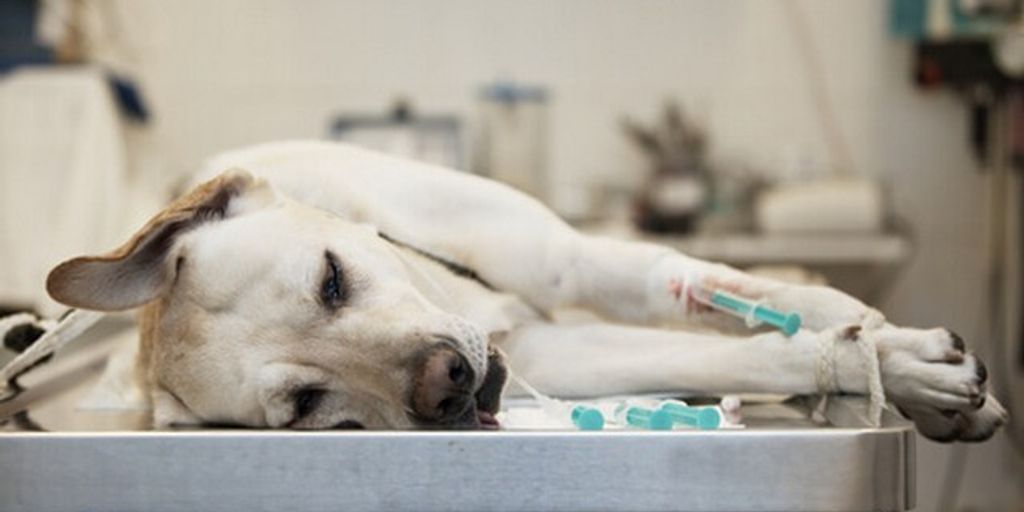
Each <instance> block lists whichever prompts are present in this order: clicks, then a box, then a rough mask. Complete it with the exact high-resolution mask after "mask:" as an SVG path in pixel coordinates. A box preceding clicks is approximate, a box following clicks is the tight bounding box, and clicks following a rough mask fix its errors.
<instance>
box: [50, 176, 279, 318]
mask: <svg viewBox="0 0 1024 512" xmlns="http://www.w3.org/2000/svg"><path fill="white" fill-rule="evenodd" d="M272 196H273V192H272V191H271V190H270V188H269V186H268V185H266V183H264V182H262V181H258V180H256V179H255V178H254V177H253V176H252V175H251V174H249V173H248V172H245V171H237V170H236V171H229V172H227V173H224V174H221V175H220V176H219V177H217V178H214V179H212V180H210V181H208V182H206V183H204V184H202V185H199V186H198V187H196V188H195V189H193V190H192V191H191V192H189V193H188V194H185V195H184V196H182V197H180V198H179V199H178V200H176V201H174V202H173V203H171V205H170V206H168V207H167V208H165V209H164V210H163V211H162V212H160V213H159V214H157V215H156V216H155V217H153V218H152V219H150V221H149V222H148V223H146V225H145V226H143V227H142V229H140V230H139V231H138V232H136V233H135V235H133V236H132V238H131V239H129V240H128V241H127V242H126V243H125V244H124V245H122V246H121V247H118V248H117V249H115V250H113V251H111V252H110V253H107V254H104V255H100V256H83V257H79V258H74V259H71V260H68V261H65V262H64V263H61V264H60V265H58V266H57V267H56V268H54V269H53V270H52V271H50V275H49V276H48V277H47V279H46V290H47V291H48V292H49V293H50V296H51V297H53V298H54V299H55V300H57V301H59V302H62V303H64V304H67V305H68V306H73V307H80V308H85V309H93V310H98V311H119V310H124V309H130V308H133V307H136V306H140V305H142V304H145V303H147V302H149V301H151V300H153V299H155V298H157V297H159V296H160V295H161V294H163V293H164V292H166V291H167V290H168V289H170V287H171V285H172V284H173V282H174V275H175V271H176V269H175V267H176V263H175V261H173V260H174V259H175V258H171V256H172V254H171V251H172V249H173V248H174V241H175V239H176V238H177V237H178V236H179V235H181V234H182V233H184V232H186V231H188V230H189V229H192V228H194V227H196V226H198V225H199V224H202V223H204V222H213V221H217V220H220V219H223V218H226V217H230V216H232V215H237V214H238V213H239V212H240V211H242V210H244V209H247V208H249V207H251V206H252V204H253V203H254V202H256V203H259V204H266V202H268V201H269V198H271V197H272Z"/></svg>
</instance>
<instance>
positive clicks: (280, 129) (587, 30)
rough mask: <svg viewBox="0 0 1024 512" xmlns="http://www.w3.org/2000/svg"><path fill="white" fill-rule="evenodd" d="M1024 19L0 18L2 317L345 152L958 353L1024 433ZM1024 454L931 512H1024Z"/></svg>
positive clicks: (961, 7) (314, 10) (932, 505)
mask: <svg viewBox="0 0 1024 512" xmlns="http://www.w3.org/2000/svg"><path fill="white" fill-rule="evenodd" d="M1021 4H1022V2H1020V1H1016V0H987V1H986V0H892V1H885V0H870V1H857V2H825V1H811V0H773V1H754V0H749V1H742V0H736V1H728V2H725V1H715V0H685V1H683V0H679V1H653V0H652V1H644V2H626V1H603V0H586V1H584V0H559V1H539V0H538V1H532V0H520V1H517V2H497V1H483V2H481V1H473V0H451V1H413V0H408V1H389V2H354V1H326V0H325V1H305V2H288V1H284V0H279V1H241V0H220V1H217V2H209V1H202V0H180V1H175V2H160V1H156V0H131V1H129V0H54V1H34V0H4V2H2V3H0V268H2V269H3V270H2V272H0V307H2V308H3V309H5V310H10V311H14V310H21V309H35V310H37V311H40V312H43V313H48V314H55V313H58V312H59V311H60V309H59V308H58V307H57V306H56V305H55V304H53V303H51V302H49V301H48V299H47V298H46V297H45V294H44V293H43V286H42V283H43V279H44V277H45V274H46V272H47V271H48V270H49V268H50V267H51V266H52V265H53V264H54V263H55V262H57V261H59V260H61V259H63V258H65V257H67V256H71V255H77V254H81V253H84V252H88V251H92V250H104V249H107V248H110V247H112V246H113V245H115V244H116V243H118V242H119V241H120V240H122V239H123V238H124V237H125V236H126V235H127V234H128V233H130V232H131V231H132V230H134V228H136V227H137V226H139V225H140V224H141V223H142V222H143V221H144V220H145V219H146V218H147V217H148V216H149V215H151V214H152V213H154V212H155V211H157V209H158V208H159V207H160V205H161V204H163V203H165V202H166V201H167V200H168V199H169V198H171V197H173V195H174V194H175V193H176V192H180V190H181V186H182V184H183V183H184V181H185V180H186V179H187V178H188V176H189V175H190V173H193V172H195V171H196V170H198V168H199V167H200V166H201V165H202V163H203V162H204V160H206V159H207V158H209V157H210V156H212V155H214V154H215V153H217V152H219V151H223V150H227V149H232V148H237V147H240V146H245V145H249V144H254V143H259V142H266V141H275V140H282V139H296V138H315V139H333V140H343V141H349V142H352V143H355V144H360V145H364V146H369V147H373V148H377V149H381V150H384V151H389V152H393V153H398V154H402V155H406V156H409V157H412V158H418V159H423V160H428V161H431V162H436V163H440V164H442V165H447V166H450V167H455V168H457V169H460V170H462V171H464V172H472V173H478V174H483V175H487V176H491V177H494V178H496V179H500V180H503V181H505V182H508V183H510V184H512V185H513V186H516V187H518V188H520V189H522V190H524V191H526V192H528V193H531V194H533V195H535V196H537V197H538V198H540V199H541V200H543V201H545V202H546V203H548V204H549V205H550V206H551V207H552V208H553V209H554V210H556V211H557V212H558V213H560V214H561V215H563V216H564V217H565V218H567V219H568V220H570V221H571V222H573V223H575V224H577V225H578V226H579V227H580V228H581V229H585V230H588V231H592V232H599V233H608V234H615V235H617V236H627V237H635V238H644V239H650V240H654V241H657V242H660V243H664V244H668V245H672V246H674V247H677V248H679V249H680V250H683V251H685V252H687V253H688V254H691V255H693V256H698V257H703V258H708V259H713V260H719V261H724V262H727V263H730V264H733V265H737V266H740V267H744V268H750V269H754V270H755V271H758V272H764V273H770V274H772V275H775V276H777V277H780V278H783V279H791V280H797V281H817V282H828V283H830V284H832V285H834V286H838V287H840V288H843V289H845V290H847V291H849V292H850V293H853V294H855V295H857V296H859V297H861V298H863V299H864V300H867V301H869V302H871V303H872V304H873V305H875V306H877V307H879V308H880V309H882V310H883V311H884V312H885V313H886V315H887V316H888V318H889V319H890V320H891V321H893V322H895V323H898V324H902V325H908V326H921V327H930V326H946V327H949V328H950V329H952V330H954V331H956V332H958V333H960V334H961V335H962V336H963V337H964V338H965V339H967V340H969V344H970V345H971V346H973V348H974V349H975V350H976V351H977V352H978V353H979V354H981V355H982V357H983V358H984V359H985V360H986V361H988V362H989V370H990V372H991V373H992V374H993V375H994V379H993V383H994V386H995V393H996V394H997V396H999V397H1000V399H1001V400H1002V401H1003V402H1004V403H1005V404H1009V405H1010V407H1011V409H1012V414H1013V416H1014V421H1016V422H1017V423H1020V418H1022V417H1024V416H1022V414H1024V379H1022V374H1024V338H1022V315H1021V307H1022V306H1021V304H1022V301H1021V289H1022V288H1024V287H1022V286H1021V285H1022V274H1021V273H1020V266H1021V259H1022V252H1021V250H1020V242H1021V235H1022V233H1024V223H1022V215H1021V202H1020V198H1021V190H1022V187H1021V177H1020V172H1019V171H1020V168H1021V165H1024V94H1022V92H1024V87H1022V86H1024V81H1022V77H1024V24H1022V23H1024V22H1022V5H1021ZM1022 438H1024V428H1022V427H1021V426H1020V425H1019V424H1016V423H1015V424H1011V425H1010V427H1009V428H1007V429H1004V430H1003V431H1002V432H1001V433H1000V434H998V435H997V436H996V438H994V439H993V440H992V441H990V442H988V443H984V444H981V445H971V446H966V445H957V446H949V445H940V444H936V443H932V442H930V441H927V440H925V439H924V438H919V443H918V445H917V446H918V454H917V458H918V510H962V511H969V510H1017V511H1020V510H1024V470H1022V468H1024V459H1022V457H1021V454H1022V451H1021V450H1022V447H1024V443H1022Z"/></svg>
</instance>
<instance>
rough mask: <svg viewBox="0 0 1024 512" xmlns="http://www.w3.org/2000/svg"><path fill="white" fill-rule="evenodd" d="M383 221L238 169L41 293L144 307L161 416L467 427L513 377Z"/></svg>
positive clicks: (147, 355) (108, 306)
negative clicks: (443, 300)
mask: <svg viewBox="0 0 1024 512" xmlns="http://www.w3.org/2000/svg"><path fill="white" fill-rule="evenodd" d="M407 270H408V269H407V268H406V267H405V266H404V265H403V262H402V260H401V259H400V258H399V257H398V256H397V255H396V249H395V248H394V247H393V246H391V245H390V244H389V243H388V242H387V241H385V240H384V239H382V238H381V237H380V236H378V233H377V232H376V230H375V229H373V228H371V227H368V226H366V225H361V224H356V223H352V222H348V221H346V220H343V219H340V218H338V217H336V216H332V215H330V214H328V213H326V212H324V211H321V210H318V209H315V208H312V207H309V206H306V205H303V204H300V203H297V202H295V201H292V200H290V199H289V198H287V197H285V196H283V195H281V194H279V193H277V192H276V191H275V190H274V189H273V188H272V187H271V186H270V185H268V184H267V183H265V182H263V181H261V180H257V179H254V178H253V177H252V176H251V175H250V174H248V173H246V172H244V171H233V172H229V173H226V174H224V175H222V176H220V177H219V178H216V179H214V180H212V181H210V182H207V183H206V184H204V185H201V186H200V187H198V188H196V189H195V190H193V191H192V192H191V193H189V194H187V195H186V196H184V197H182V198H181V199H179V200H178V201H176V202H175V203H173V204H172V205H171V206H169V207H168V208H167V209H165V210H164V211H163V212H161V213H160V214H159V215H157V216H156V217H154V218H153V219H152V220H151V221H150V222H149V223H148V224H147V225H146V226H144V227H143V228H142V229H141V230H140V231H139V232H138V233H136V234H135V235H134V236H133V237H132V238H131V239H130V240H129V241H128V242H127V243H125V244H124V245H123V246H121V247H120V248H118V249H116V250H115V251H113V252H111V253H109V254H106V255H102V256H93V257H80V258H75V259H72V260H70V261H67V262H65V263H63V264H61V265H60V266H58V267H57V268H55V269H54V270H53V271H52V272H51V273H50V276H49V278H48V281H47V289H48V290H49V292H50V294H51V295H52V296H53V297H54V298H55V299H56V300H58V301H61V302H63V303H65V304H68V305H70V306H75V307H81V308H87V309H95V310H101V311H116V310H124V309H129V308H134V307H138V306H145V307H144V309H143V315H142V316H143V323H142V338H143V340H142V341H143V344H142V347H141V350H140V361H139V364H140V365H142V366H141V367H142V368H143V369H144V371H145V376H146V378H145V380H146V383H147V384H148V386H149V387H150V391H151V394H152V396H153V398H154V400H153V406H154V417H155V419H156V422H157V424H160V425H166V424H174V423H222V424H239V425H247V426H255V427H264V426H266V427H294V428H339V427H355V428H358V427H362V426H365V427H367V428H416V427H427V428H429V427H451V428H473V427H478V426H480V424H481V418H482V419H483V420H484V421H483V422H484V423H489V420H490V418H491V416H490V415H491V414H493V413H494V412H495V411H496V409H497V406H498V395H499V394H500V391H501V386H502V384H503V382H504V378H505V371H504V368H503V367H502V366H501V362H500V356H499V355H498V354H497V353H496V352H493V351H489V350H488V346H487V339H486V336H485V334H484V333H482V332H480V331H478V330H477V329H476V328H474V327H473V326H472V325H470V324H469V323H467V322H466V321H464V320H462V319H461V318H459V317H456V316H454V315H451V314H449V313H447V312H445V311H442V310H441V309H439V308H438V307H436V306H435V305H434V304H432V303H430V302H429V301H428V300H427V299H426V298H424V296H423V295H422V294H421V293H420V292H419V291H418V290H417V289H416V287H415V286H413V283H412V281H411V280H410V276H409V275H407V273H406V272H407Z"/></svg>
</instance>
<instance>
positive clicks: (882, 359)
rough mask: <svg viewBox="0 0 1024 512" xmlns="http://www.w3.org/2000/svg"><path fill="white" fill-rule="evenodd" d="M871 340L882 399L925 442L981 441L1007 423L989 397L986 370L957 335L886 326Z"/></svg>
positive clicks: (995, 401)
mask: <svg viewBox="0 0 1024 512" xmlns="http://www.w3.org/2000/svg"><path fill="white" fill-rule="evenodd" d="M873 335H874V336H875V343H876V346H877V347H878V358H879V364H880V365H881V370H882V385H883V387H884V388H885V391H886V395H887V396H888V397H889V399H890V400H891V401H892V402H893V403H894V404H896V406H897V407H898V408H899V409H900V410H901V411H902V412H903V413H904V414H905V415H906V416H908V417H909V418H910V419H911V420H913V421H914V423H915V424H916V425H917V427H918V430H919V431H920V432H921V434H923V435H924V436H926V437H929V438H931V439H934V440H937V441H944V442H948V441H957V440H959V441H982V440H985V439H988V438H989V437H991V436H992V434H994V433H995V431H996V430H997V429H998V428H999V427H1000V426H1002V425H1003V424H1005V423H1006V421H1007V420H1008V416H1007V413H1006V410H1005V409H1004V408H1003V406H1002V405H1000V404H999V402H998V401H997V400H996V399H995V398H994V397H992V396H991V395H990V394H989V393H988V389H987V384H988V370H987V369H986V368H985V364H984V363H983V362H982V361H981V360H980V359H978V358H977V357H975V356H974V355H973V354H971V353H969V352H967V351H966V347H965V345H964V342H963V340H962V339H961V338H960V337H959V336H957V335H956V334H954V333H952V332H950V331H948V330H946V329H929V330H921V329H905V328H897V327H889V326H886V327H883V328H881V329H879V330H877V331H875V332H874V333H873Z"/></svg>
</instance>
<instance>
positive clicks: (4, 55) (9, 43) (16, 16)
mask: <svg viewBox="0 0 1024 512" xmlns="http://www.w3.org/2000/svg"><path fill="white" fill-rule="evenodd" d="M36 4H37V3H36V2H35V0H3V1H0V73H3V72H6V71H10V70H11V69H13V68H15V67H17V66H20V65H22V64H48V63H51V62H53V52H52V51H51V50H50V49H49V48H47V47H45V46H40V45H39V44H37V43H36V42H35V39H34V37H33V31H34V30H35V22H36V9H37V5H36Z"/></svg>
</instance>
